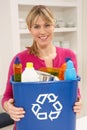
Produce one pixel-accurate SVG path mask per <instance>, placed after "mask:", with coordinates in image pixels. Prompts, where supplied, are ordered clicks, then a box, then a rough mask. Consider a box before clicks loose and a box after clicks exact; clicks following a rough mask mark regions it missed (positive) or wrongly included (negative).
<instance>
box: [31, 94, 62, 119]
mask: <svg viewBox="0 0 87 130" xmlns="http://www.w3.org/2000/svg"><path fill="white" fill-rule="evenodd" d="M57 99H58V96H56V95H55V94H54V93H49V94H39V95H38V97H37V99H36V103H35V104H32V108H31V110H32V112H33V114H34V115H35V116H36V117H37V119H38V120H47V119H48V118H49V119H50V120H51V121H53V120H55V119H57V118H58V117H59V115H60V113H61V110H62V109H63V106H62V104H61V103H60V102H59V101H58V100H57ZM46 100H48V103H52V107H53V108H54V111H53V110H50V112H49V113H47V112H40V110H41V109H42V107H41V106H42V105H44V103H45V101H46Z"/></svg>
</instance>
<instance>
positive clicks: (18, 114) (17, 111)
mask: <svg viewBox="0 0 87 130" xmlns="http://www.w3.org/2000/svg"><path fill="white" fill-rule="evenodd" d="M4 109H5V110H6V112H7V113H8V114H9V115H10V117H11V118H12V119H13V120H14V121H20V119H21V118H23V117H24V114H25V111H24V109H23V108H21V107H15V106H14V99H9V100H8V101H6V102H5V103H4Z"/></svg>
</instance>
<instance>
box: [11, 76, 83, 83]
mask: <svg viewBox="0 0 87 130" xmlns="http://www.w3.org/2000/svg"><path fill="white" fill-rule="evenodd" d="M80 80H81V78H80V77H79V76H77V78H76V79H73V80H56V81H37V82H15V81H14V77H13V76H12V77H11V79H10V83H11V84H19V85H20V84H50V83H51V84H52V83H58V82H59V83H62V82H63V83H66V82H74V81H80Z"/></svg>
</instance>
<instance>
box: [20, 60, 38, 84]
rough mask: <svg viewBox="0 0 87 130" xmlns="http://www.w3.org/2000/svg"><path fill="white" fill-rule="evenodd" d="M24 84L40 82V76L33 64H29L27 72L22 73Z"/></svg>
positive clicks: (26, 68) (27, 64)
mask: <svg viewBox="0 0 87 130" xmlns="http://www.w3.org/2000/svg"><path fill="white" fill-rule="evenodd" d="M21 80H22V82H36V81H39V76H38V74H37V72H36V71H35V69H34V67H33V63H32V62H27V63H26V67H25V70H24V71H23V72H22V78H21Z"/></svg>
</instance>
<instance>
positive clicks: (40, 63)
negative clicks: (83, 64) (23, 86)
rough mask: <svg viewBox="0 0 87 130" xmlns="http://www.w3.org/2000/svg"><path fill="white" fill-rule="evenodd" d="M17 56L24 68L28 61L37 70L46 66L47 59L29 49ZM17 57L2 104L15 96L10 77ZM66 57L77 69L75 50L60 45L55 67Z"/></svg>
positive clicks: (54, 60) (57, 49) (54, 61)
mask: <svg viewBox="0 0 87 130" xmlns="http://www.w3.org/2000/svg"><path fill="white" fill-rule="evenodd" d="M16 56H18V57H19V59H20V61H21V63H22V68H23V70H24V68H25V66H26V62H33V64H34V68H35V69H36V70H38V69H40V68H42V67H46V64H45V61H44V60H42V59H40V58H38V57H37V56H35V55H33V54H29V50H24V51H22V52H20V53H18V54H17V55H16ZM16 56H15V57H16ZM15 57H14V58H13V60H12V62H11V64H10V67H9V72H8V78H7V84H6V90H5V92H4V95H3V98H2V106H3V104H4V102H5V101H6V100H9V99H10V98H13V92H12V86H11V84H10V78H11V76H12V75H13V63H14V59H15ZM66 58H71V60H72V61H73V63H74V67H75V68H76V70H77V60H76V55H75V54H74V52H73V51H72V50H70V49H65V48H60V47H56V57H55V58H54V59H53V67H56V68H59V67H60V66H61V65H62V64H63V63H64V62H65V59H66ZM78 96H80V92H79V91H78ZM15 130H16V129H15Z"/></svg>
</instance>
